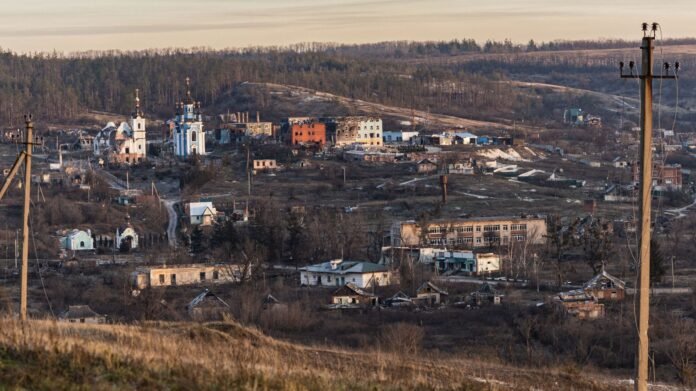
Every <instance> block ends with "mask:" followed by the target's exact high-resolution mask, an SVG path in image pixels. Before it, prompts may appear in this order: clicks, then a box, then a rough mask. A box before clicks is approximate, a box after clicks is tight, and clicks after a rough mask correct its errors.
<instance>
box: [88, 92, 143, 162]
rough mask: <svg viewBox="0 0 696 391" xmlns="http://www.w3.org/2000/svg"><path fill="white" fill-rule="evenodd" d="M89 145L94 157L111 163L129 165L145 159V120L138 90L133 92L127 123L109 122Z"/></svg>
mask: <svg viewBox="0 0 696 391" xmlns="http://www.w3.org/2000/svg"><path fill="white" fill-rule="evenodd" d="M91 145H92V151H93V152H94V155H95V156H101V157H103V158H106V160H107V161H109V162H112V163H119V164H129V165H130V164H136V163H140V162H142V161H144V160H145V159H146V157H147V143H146V135H145V118H144V117H143V112H142V110H140V98H139V97H138V90H135V110H134V111H133V114H132V115H131V117H130V118H129V119H128V122H121V124H120V125H119V126H116V124H115V123H113V122H109V123H108V124H106V126H105V127H104V128H103V129H102V130H101V131H100V132H99V133H97V136H96V137H95V138H94V140H93V142H92V143H91Z"/></svg>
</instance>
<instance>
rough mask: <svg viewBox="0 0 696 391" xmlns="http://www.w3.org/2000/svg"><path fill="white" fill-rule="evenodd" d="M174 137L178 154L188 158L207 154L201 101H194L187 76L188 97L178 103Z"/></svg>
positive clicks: (175, 150)
mask: <svg viewBox="0 0 696 391" xmlns="http://www.w3.org/2000/svg"><path fill="white" fill-rule="evenodd" d="M172 137H173V139H174V153H175V154H176V156H178V157H182V158H186V157H189V156H192V155H205V154H206V152H205V131H204V130H203V116H202V114H201V102H194V100H193V98H191V88H190V84H189V78H188V77H187V78H186V99H185V100H184V101H182V102H179V103H178V104H177V105H176V116H175V117H174V130H173V133H172Z"/></svg>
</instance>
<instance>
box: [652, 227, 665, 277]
mask: <svg viewBox="0 0 696 391" xmlns="http://www.w3.org/2000/svg"><path fill="white" fill-rule="evenodd" d="M664 275H665V258H664V255H663V254H662V249H661V248H660V242H658V241H657V240H655V239H654V238H653V239H650V282H651V283H653V284H654V283H656V282H660V281H662V277H664Z"/></svg>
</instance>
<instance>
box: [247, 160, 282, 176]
mask: <svg viewBox="0 0 696 391" xmlns="http://www.w3.org/2000/svg"><path fill="white" fill-rule="evenodd" d="M253 167H254V171H253V172H254V174H256V173H257V172H259V171H271V170H277V169H278V168H279V167H278V164H277V163H276V160H275V159H254V161H253Z"/></svg>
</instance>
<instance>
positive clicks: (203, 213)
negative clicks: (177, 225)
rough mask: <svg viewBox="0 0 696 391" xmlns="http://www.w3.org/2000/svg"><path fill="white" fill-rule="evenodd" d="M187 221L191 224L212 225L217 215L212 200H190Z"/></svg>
mask: <svg viewBox="0 0 696 391" xmlns="http://www.w3.org/2000/svg"><path fill="white" fill-rule="evenodd" d="M188 208H189V221H190V222H191V225H212V224H213V223H214V222H215V217H216V216H217V209H215V206H213V203H212V202H190V203H189V205H188Z"/></svg>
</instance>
